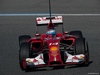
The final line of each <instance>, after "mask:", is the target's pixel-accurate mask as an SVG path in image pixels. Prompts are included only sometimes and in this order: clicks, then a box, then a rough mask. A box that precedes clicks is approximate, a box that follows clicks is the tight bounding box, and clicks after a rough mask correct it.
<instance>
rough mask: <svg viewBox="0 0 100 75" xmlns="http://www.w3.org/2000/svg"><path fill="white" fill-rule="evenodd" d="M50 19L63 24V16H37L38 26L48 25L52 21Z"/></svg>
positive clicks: (56, 23) (54, 22) (55, 23)
mask: <svg viewBox="0 0 100 75" xmlns="http://www.w3.org/2000/svg"><path fill="white" fill-rule="evenodd" d="M50 19H51V22H52V23H53V24H54V25H59V24H63V19H62V16H52V17H37V18H36V24H37V26H44V25H48V24H49V23H50Z"/></svg>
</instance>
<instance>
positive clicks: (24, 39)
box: [19, 35, 31, 45]
mask: <svg viewBox="0 0 100 75" xmlns="http://www.w3.org/2000/svg"><path fill="white" fill-rule="evenodd" d="M30 38H31V36H29V35H21V36H19V45H20V44H21V43H22V42H26V41H27V40H28V39H30Z"/></svg>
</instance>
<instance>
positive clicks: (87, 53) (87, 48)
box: [85, 42, 89, 65]
mask: <svg viewBox="0 0 100 75" xmlns="http://www.w3.org/2000/svg"><path fill="white" fill-rule="evenodd" d="M88 63H89V47H88V42H86V63H85V64H86V65H88Z"/></svg>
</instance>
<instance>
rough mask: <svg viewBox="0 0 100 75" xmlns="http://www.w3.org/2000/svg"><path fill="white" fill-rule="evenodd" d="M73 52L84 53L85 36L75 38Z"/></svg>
mask: <svg viewBox="0 0 100 75" xmlns="http://www.w3.org/2000/svg"><path fill="white" fill-rule="evenodd" d="M74 47H75V54H76V55H77V54H85V53H86V48H85V38H77V39H76V40H75V45H74Z"/></svg>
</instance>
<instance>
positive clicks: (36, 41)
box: [27, 23, 77, 66]
mask: <svg viewBox="0 0 100 75" xmlns="http://www.w3.org/2000/svg"><path fill="white" fill-rule="evenodd" d="M50 28H52V29H54V24H53V23H49V24H48V27H47V30H49V29H50ZM76 38H77V37H76V36H72V35H70V36H69V33H66V32H65V33H57V34H56V36H54V37H53V36H52V35H48V36H47V35H46V34H35V37H34V38H31V39H29V40H27V42H30V44H31V45H32V48H31V50H37V49H38V48H39V47H42V46H44V44H46V45H47V48H48V56H49V60H48V64H47V65H45V66H53V65H54V66H55V65H56V64H57V65H56V66H60V65H65V63H63V61H62V59H61V53H60V50H59V49H60V43H61V42H62V43H64V42H67V44H68V45H69V47H67V49H69V48H70V47H71V46H73V45H74V42H75V39H76ZM65 44H66V43H65ZM52 49H53V50H52ZM43 50H45V49H44V47H42V48H41V49H40V50H39V52H42V51H43ZM66 59H67V56H66ZM68 64H76V63H68ZM37 66H40V65H37ZM41 66H44V65H41Z"/></svg>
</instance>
